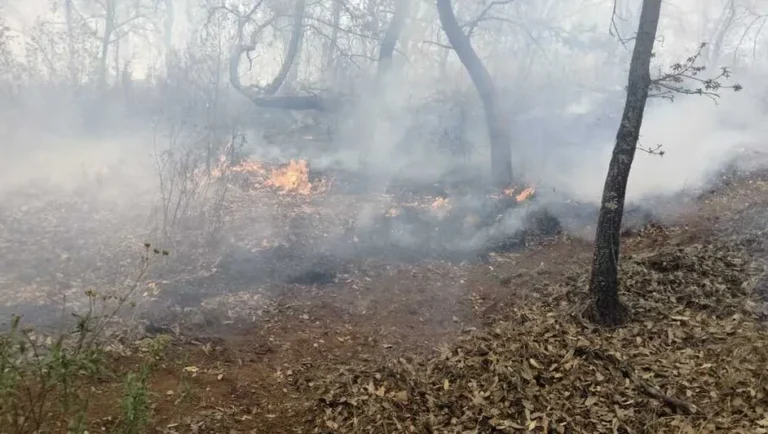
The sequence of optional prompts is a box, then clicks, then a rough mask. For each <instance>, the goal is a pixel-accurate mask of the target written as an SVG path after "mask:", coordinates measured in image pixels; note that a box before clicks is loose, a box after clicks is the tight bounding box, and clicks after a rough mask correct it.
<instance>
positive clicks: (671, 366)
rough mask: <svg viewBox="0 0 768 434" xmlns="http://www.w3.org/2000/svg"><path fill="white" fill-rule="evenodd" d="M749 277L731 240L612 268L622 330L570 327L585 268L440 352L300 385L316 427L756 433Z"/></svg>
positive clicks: (764, 417) (763, 389) (766, 340)
mask: <svg viewBox="0 0 768 434" xmlns="http://www.w3.org/2000/svg"><path fill="white" fill-rule="evenodd" d="M756 274H757V270H755V269H754V267H753V266H751V265H750V263H749V261H748V259H747V256H746V254H745V253H744V251H743V250H742V249H741V248H740V247H738V246H737V244H734V243H728V244H713V245H692V246H688V247H677V246H668V247H664V248H662V249H660V250H656V251H653V252H651V253H645V254H641V255H635V256H632V257H628V258H626V259H625V260H624V264H623V267H622V278H623V288H622V292H623V298H624V300H625V302H626V303H627V304H628V305H629V307H630V308H631V310H632V312H633V317H632V321H631V322H630V323H629V324H628V325H627V326H625V327H622V328H618V329H613V330H604V329H599V328H596V327H593V326H591V325H590V324H587V323H586V322H584V321H583V320H582V317H581V311H582V308H583V305H584V300H585V299H586V295H587V294H586V288H587V283H588V277H589V276H588V273H587V272H586V271H584V272H580V273H578V274H575V275H573V276H571V278H570V279H569V280H568V281H567V282H565V283H563V284H560V285H557V286H554V287H553V288H551V289H550V290H549V291H548V292H546V293H542V294H538V296H537V297H534V298H533V300H529V301H528V302H526V303H524V304H522V305H519V306H517V307H514V308H513V309H512V311H511V312H509V316H508V317H507V318H506V319H505V321H503V322H500V323H498V324H497V325H496V326H493V327H492V328H491V329H489V330H486V331H482V332H476V333H473V334H471V335H468V336H465V337H464V338H462V339H461V340H460V341H458V342H457V343H456V344H454V345H452V346H450V347H444V348H441V349H440V351H439V354H437V355H434V356H432V357H423V358H417V359H408V360H406V359H402V358H400V359H397V360H389V361H386V362H366V363H357V364H351V365H349V366H344V367H341V368H339V370H338V372H336V373H335V374H334V375H332V376H330V377H326V378H321V379H317V378H307V379H306V381H307V384H308V387H309V388H310V390H312V391H313V392H315V393H317V394H318V396H322V398H320V399H319V400H318V402H317V403H316V406H315V412H316V415H317V419H316V420H317V422H316V424H315V429H314V431H315V432H333V433H386V432H390V433H395V432H398V433H402V432H414V433H462V434H468V433H502V432H507V433H516V432H553V433H556V432H561V433H566V432H580V433H603V432H604V433H639V432H646V433H648V432H650V433H692V434H693V433H711V432H724V431H728V432H743V433H747V432H749V433H760V432H768V380H766V378H765V376H764V371H765V366H766V363H767V362H768V333H766V330H765V327H764V325H763V322H764V320H763V318H764V312H762V307H761V305H760V304H758V303H757V302H755V300H754V299H753V297H752V294H751V293H750V288H751V286H750V285H751V284H752V282H753V281H754V279H753V277H754V276H755V275H756Z"/></svg>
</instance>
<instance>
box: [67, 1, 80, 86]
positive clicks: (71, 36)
mask: <svg viewBox="0 0 768 434" xmlns="http://www.w3.org/2000/svg"><path fill="white" fill-rule="evenodd" d="M72 1H73V0H65V1H64V17H65V19H66V21H67V62H68V63H67V69H68V72H69V80H70V82H71V84H72V85H73V86H76V85H77V84H79V78H78V74H77V67H76V64H77V63H76V60H75V45H76V44H75V23H74V17H73V16H72V7H73V6H72Z"/></svg>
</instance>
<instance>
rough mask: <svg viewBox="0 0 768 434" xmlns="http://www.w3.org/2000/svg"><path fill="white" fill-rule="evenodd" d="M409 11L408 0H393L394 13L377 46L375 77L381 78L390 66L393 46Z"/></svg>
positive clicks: (398, 37)
mask: <svg viewBox="0 0 768 434" xmlns="http://www.w3.org/2000/svg"><path fill="white" fill-rule="evenodd" d="M409 11H410V1H409V0H395V13H394V14H393V15H392V21H390V22H389V26H387V31H386V32H385V33H384V38H383V39H382V40H381V46H380V47H379V62H378V71H377V79H378V80H379V81H380V80H382V79H383V78H384V77H385V76H386V74H387V72H389V70H390V69H391V68H392V56H393V55H394V53H395V46H397V41H398V40H399V39H400V34H401V33H402V31H403V27H404V26H405V20H406V19H407V18H408V13H409Z"/></svg>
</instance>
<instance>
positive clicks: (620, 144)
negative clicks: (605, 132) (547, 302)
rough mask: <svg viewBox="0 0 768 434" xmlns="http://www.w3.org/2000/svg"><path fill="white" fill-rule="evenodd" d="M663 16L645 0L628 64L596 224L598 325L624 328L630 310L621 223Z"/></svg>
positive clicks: (653, 1) (656, 4)
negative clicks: (623, 283)
mask: <svg viewBox="0 0 768 434" xmlns="http://www.w3.org/2000/svg"><path fill="white" fill-rule="evenodd" d="M660 14H661V0H643V9H642V12H641V13H640V24H639V26H638V29H637V38H636V39H635V47H634V50H633V51H632V60H631V62H630V65H629V82H628V85H627V100H626V103H625V104H624V114H623V115H622V117H621V124H620V125H619V131H618V133H617V134H616V143H615V145H614V147H613V155H612V156H611V162H610V165H609V166H608V175H607V176H606V178H605V186H604V187H603V197H602V202H601V204H600V215H599V217H598V220H597V234H596V236H595V252H594V256H593V259H592V275H591V278H590V284H589V286H590V288H589V289H590V291H591V293H592V297H593V302H592V306H591V309H590V312H589V314H590V317H591V318H592V320H593V321H595V322H597V323H598V324H601V325H605V326H617V325H621V324H622V323H624V322H625V321H626V319H627V316H628V309H627V308H626V307H625V306H624V305H623V304H622V303H621V300H620V299H619V246H620V232H621V219H622V215H623V214H624V199H625V197H626V193H627V182H628V180H629V172H630V169H631V167H632V160H634V158H635V151H636V150H637V141H638V139H639V137H640V128H641V126H642V124H643V112H644V111H645V104H646V101H647V100H648V93H649V90H650V87H651V72H650V66H651V58H652V57H653V44H654V41H655V39H656V30H657V28H658V26H659V16H660Z"/></svg>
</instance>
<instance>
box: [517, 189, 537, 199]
mask: <svg viewBox="0 0 768 434" xmlns="http://www.w3.org/2000/svg"><path fill="white" fill-rule="evenodd" d="M535 191H536V189H535V188H534V187H528V188H526V189H525V190H523V191H521V192H520V194H518V195H517V196H515V199H517V201H518V202H522V201H524V200H526V199H528V198H529V197H531V196H533V193H534V192H535Z"/></svg>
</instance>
